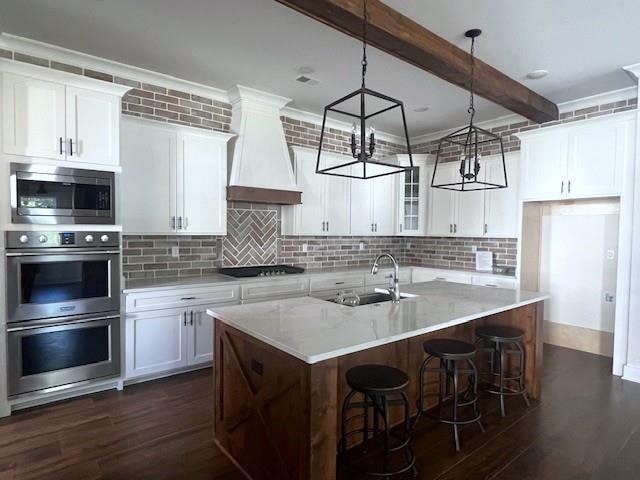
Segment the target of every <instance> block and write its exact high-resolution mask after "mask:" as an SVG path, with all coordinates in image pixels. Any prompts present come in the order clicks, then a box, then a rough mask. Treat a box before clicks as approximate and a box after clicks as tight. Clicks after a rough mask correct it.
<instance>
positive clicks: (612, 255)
mask: <svg viewBox="0 0 640 480" xmlns="http://www.w3.org/2000/svg"><path fill="white" fill-rule="evenodd" d="M615 258H616V251H615V250H607V260H613V259H615Z"/></svg>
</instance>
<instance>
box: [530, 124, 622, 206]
mask: <svg viewBox="0 0 640 480" xmlns="http://www.w3.org/2000/svg"><path fill="white" fill-rule="evenodd" d="M633 125H634V122H633V118H632V117H630V116H628V115H622V116H616V117H613V118H603V119H594V120H587V121H585V122H576V123H571V124H568V125H562V126H558V127H552V128H549V129H542V130H539V131H534V132H527V133H524V134H519V136H520V137H521V140H522V183H521V191H522V197H521V198H522V199H523V200H554V199H562V198H586V197H598V196H609V195H619V194H620V193H621V191H622V178H623V169H624V166H625V164H626V161H627V158H629V156H630V155H632V152H633V141H634V133H633Z"/></svg>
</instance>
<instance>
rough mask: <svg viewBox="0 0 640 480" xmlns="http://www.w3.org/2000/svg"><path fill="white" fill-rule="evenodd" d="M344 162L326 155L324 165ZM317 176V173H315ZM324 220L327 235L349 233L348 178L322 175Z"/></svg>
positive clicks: (349, 204) (349, 200) (349, 188)
mask: <svg viewBox="0 0 640 480" xmlns="http://www.w3.org/2000/svg"><path fill="white" fill-rule="evenodd" d="M342 163H344V159H340V158H337V157H334V156H331V155H329V156H327V159H326V162H325V165H326V166H333V165H339V164H342ZM316 176H318V175H316ZM324 177H325V178H324V193H323V195H324V211H325V214H324V220H325V221H326V222H327V224H326V227H325V230H326V232H328V233H329V235H349V232H350V228H351V225H350V218H351V195H350V192H351V187H350V183H351V182H350V181H349V179H348V178H344V177H336V176H331V175H324Z"/></svg>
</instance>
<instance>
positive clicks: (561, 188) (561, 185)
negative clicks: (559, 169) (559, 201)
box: [560, 180, 564, 193]
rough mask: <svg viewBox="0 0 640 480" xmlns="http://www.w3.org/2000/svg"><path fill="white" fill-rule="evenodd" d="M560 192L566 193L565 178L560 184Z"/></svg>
mask: <svg viewBox="0 0 640 480" xmlns="http://www.w3.org/2000/svg"><path fill="white" fill-rule="evenodd" d="M560 193H564V180H563V181H562V183H561V184H560Z"/></svg>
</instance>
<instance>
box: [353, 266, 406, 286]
mask: <svg viewBox="0 0 640 480" xmlns="http://www.w3.org/2000/svg"><path fill="white" fill-rule="evenodd" d="M399 273H400V278H398V281H399V282H400V283H401V284H405V285H406V284H407V283H411V269H410V268H401V269H400V272H399ZM391 279H393V269H391V268H381V269H380V270H378V274H377V275H371V274H370V273H365V275H364V284H365V285H367V286H369V285H376V286H379V285H385V286H386V285H389V282H391Z"/></svg>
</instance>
